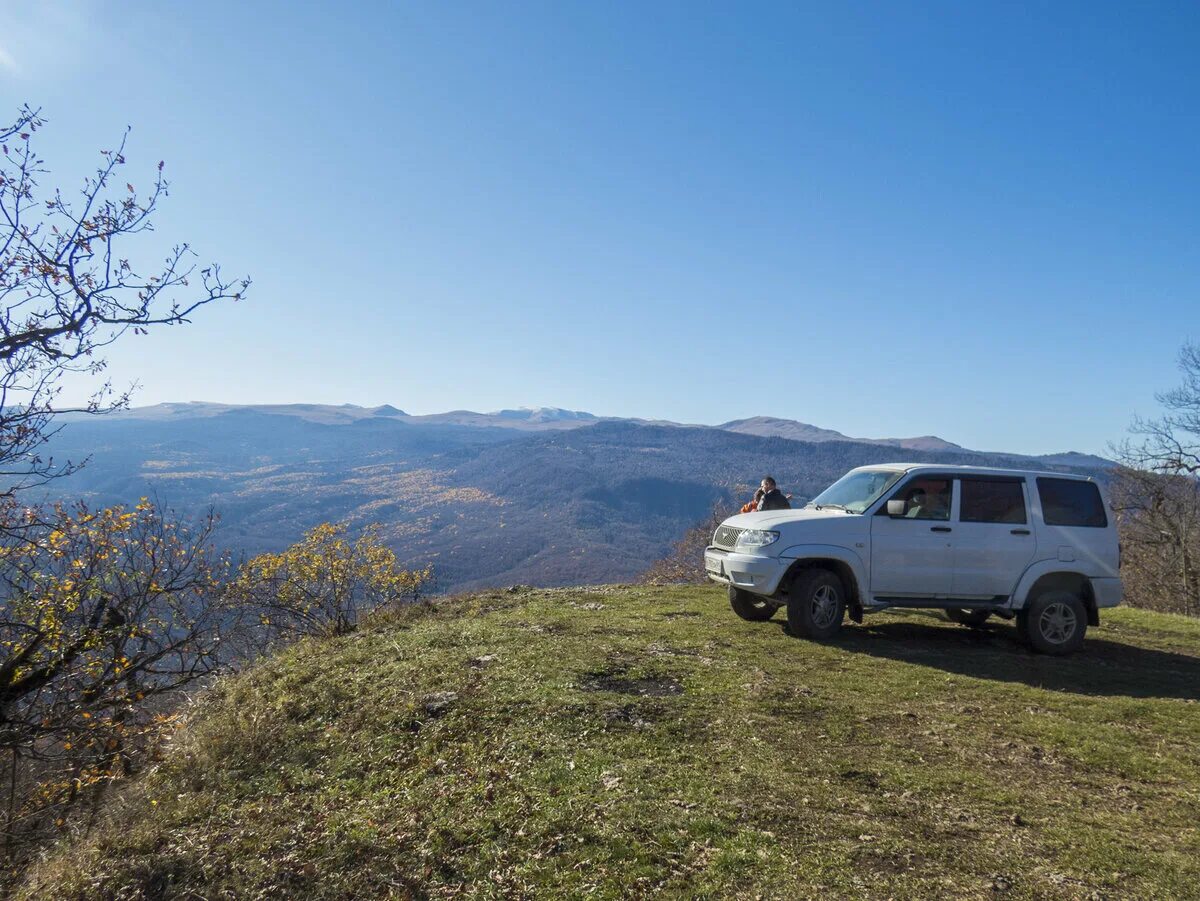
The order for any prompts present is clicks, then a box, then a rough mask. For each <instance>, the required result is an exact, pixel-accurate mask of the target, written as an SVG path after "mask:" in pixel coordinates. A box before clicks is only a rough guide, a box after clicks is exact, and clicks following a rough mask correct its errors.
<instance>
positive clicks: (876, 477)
mask: <svg viewBox="0 0 1200 901" xmlns="http://www.w3.org/2000/svg"><path fill="white" fill-rule="evenodd" d="M902 475H904V472H903V471H902V470H896V469H860V470H857V471H855V472H848V473H846V475H844V476H842V477H841V478H840V479H838V480H837V481H836V482H834V483H833V484H832V485H830V486H829V487H828V488H826V489H825V490H824V491H822V492H821V493H820V494H818V495H817V496H816V497H815V498H813V499H812V501H811V502H810V503H809V505H808V506H810V507H817V508H820V507H833V508H835V509H839V508H840V509H842V510H848V511H849V512H851V513H862V512H863V511H864V510H866V509H867V507H869V506H871V504H873V503H875V499H876V498H878V497H879V495H881V494H883V492H885V491H887V490H888V489H889V488H891V487H892V486H893V485H895V484H896V481H897V480H898V479H899V478H900V477H901V476H902Z"/></svg>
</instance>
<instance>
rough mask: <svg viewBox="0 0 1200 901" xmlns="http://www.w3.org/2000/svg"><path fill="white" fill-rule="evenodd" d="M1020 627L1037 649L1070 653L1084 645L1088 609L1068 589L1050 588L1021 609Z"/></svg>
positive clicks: (1046, 652)
mask: <svg viewBox="0 0 1200 901" xmlns="http://www.w3.org/2000/svg"><path fill="white" fill-rule="evenodd" d="M1020 627H1021V631H1023V632H1024V633H1025V637H1026V638H1027V639H1028V640H1029V644H1030V645H1031V646H1032V647H1033V649H1034V650H1035V651H1038V652H1039V653H1042V654H1070V653H1073V652H1075V651H1078V650H1079V649H1080V648H1081V647H1083V636H1084V634H1085V633H1086V632H1087V608H1086V607H1084V606H1083V601H1081V600H1080V599H1079V598H1078V597H1077V596H1076V595H1074V594H1071V592H1069V591H1047V592H1046V593H1045V594H1040V595H1038V596H1037V597H1036V598H1034V599H1033V600H1032V601H1030V603H1029V606H1028V607H1026V608H1025V609H1024V610H1023V611H1021V616H1020Z"/></svg>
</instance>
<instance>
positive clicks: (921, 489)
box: [879, 478, 954, 520]
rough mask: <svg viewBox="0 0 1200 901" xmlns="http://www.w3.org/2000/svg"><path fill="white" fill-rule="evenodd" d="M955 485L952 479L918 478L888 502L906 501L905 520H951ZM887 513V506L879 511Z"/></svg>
mask: <svg viewBox="0 0 1200 901" xmlns="http://www.w3.org/2000/svg"><path fill="white" fill-rule="evenodd" d="M953 485H954V483H953V481H951V480H950V479H943V478H936V479H928V478H916V479H913V480H912V481H911V482H906V483H904V485H903V486H901V487H900V489H899V490H898V491H897V492H896V493H895V494H893V495H892V496H891V497H890V498H888V500H892V501H904V513H903V516H904V518H905V519H937V520H946V519H949V518H950V492H951V488H952V487H953ZM879 512H880V513H881V514H886V513H887V505H886V504H885V505H884V507H883V508H882V509H881V510H880V511H879Z"/></svg>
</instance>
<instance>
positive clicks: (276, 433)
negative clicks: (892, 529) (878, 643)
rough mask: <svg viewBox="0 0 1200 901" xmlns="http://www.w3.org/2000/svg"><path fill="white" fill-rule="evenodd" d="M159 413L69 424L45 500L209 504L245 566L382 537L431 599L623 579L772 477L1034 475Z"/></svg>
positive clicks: (536, 431)
mask: <svg viewBox="0 0 1200 901" xmlns="http://www.w3.org/2000/svg"><path fill="white" fill-rule="evenodd" d="M181 406H182V407H183V412H184V413H185V414H186V413H187V408H186V406H185V405H181ZM210 406H211V405H210ZM297 409H298V410H299V411H300V415H297V414H296V410H297ZM380 409H383V408H380ZM154 412H155V415H127V416H118V417H111V418H104V419H95V418H92V419H87V420H84V421H74V422H70V423H68V424H67V425H66V426H65V428H64V429H63V431H62V432H61V433H60V434H59V435H58V436H57V437H56V438H55V440H54V442H53V443H52V445H51V449H52V452H53V454H54V455H55V457H56V458H58V459H60V460H65V459H71V460H79V459H82V458H84V457H90V459H89V460H88V464H87V466H86V467H84V468H83V469H82V470H81V471H79V472H78V473H76V474H74V475H72V476H70V477H69V478H67V479H61V480H58V481H57V482H55V483H54V485H53V487H54V489H55V490H56V491H58V492H61V494H62V495H63V496H65V497H81V498H85V499H88V500H89V501H91V502H93V503H96V504H100V503H116V502H130V501H136V500H137V499H138V498H139V497H141V496H142V495H147V494H149V495H153V496H156V497H157V499H158V501H159V503H160V505H163V506H168V507H172V508H174V509H175V510H176V511H177V512H179V513H180V514H183V515H196V514H199V513H201V512H203V511H204V510H206V509H207V508H209V507H210V506H211V507H213V508H214V509H215V510H216V512H217V513H218V514H219V515H220V517H221V520H222V524H221V529H220V532H219V534H218V538H219V540H220V541H222V542H224V543H225V544H226V545H227V546H230V547H232V548H234V549H237V550H245V551H248V552H258V551H263V550H279V549H281V548H283V547H285V546H287V545H288V544H291V543H292V542H293V541H295V540H297V539H298V538H299V536H300V535H301V534H302V533H303V531H304V530H305V529H307V528H310V527H312V526H314V525H316V524H318V523H321V522H326V521H346V522H348V523H350V525H351V526H352V527H356V526H362V525H366V524H368V523H373V522H379V523H381V524H382V526H383V531H382V536H383V538H384V540H386V541H387V542H388V543H389V544H390V545H391V546H392V547H394V548H395V549H396V551H397V553H398V554H399V556H400V558H401V560H402V561H403V562H405V563H411V564H414V565H423V564H424V563H426V562H432V563H433V564H434V566H435V569H436V571H437V574H438V586H439V587H440V588H442V589H448V588H465V587H478V586H484V585H496V584H513V583H528V584H536V585H568V584H570V585H574V584H585V583H599V582H611V581H620V580H628V579H632V578H634V577H635V576H636V575H638V574H639V573H641V572H643V571H644V570H645V569H646V568H647V567H648V566H649V565H650V564H651V563H652V562H654V561H655V560H657V559H659V558H660V557H662V556H663V554H664V553H666V552H667V551H668V549H669V548H670V546H671V544H672V542H674V541H675V540H677V539H678V538H679V536H680V535H681V534H682V533H683V532H684V531H685V530H686V529H687V528H688V527H690V526H692V525H694V524H695V523H696V522H698V521H701V520H703V519H704V518H705V517H706V516H707V515H708V514H709V512H710V511H711V509H712V507H713V505H714V504H715V503H718V502H725V503H732V502H734V501H736V502H737V503H739V504H740V503H741V501H742V499H743V496H745V495H748V494H749V492H750V491H751V486H752V485H754V484H756V483H757V481H758V479H759V478H760V477H761V476H762V475H763V474H765V473H771V474H772V475H774V476H775V477H776V478H777V479H778V480H779V481H780V484H781V485H783V486H784V488H785V490H787V491H789V492H791V493H793V494H794V495H795V497H796V499H797V501H798V502H799V501H802V500H804V499H806V498H808V497H811V496H812V495H813V494H815V493H816V492H818V491H820V490H821V489H822V488H823V487H825V486H826V485H828V484H829V483H830V482H832V481H833V480H834V479H836V478H837V477H838V476H840V475H841V474H842V473H843V472H845V471H846V470H847V469H849V468H851V467H854V466H859V465H863V464H866V463H876V462H883V461H890V460H896V459H904V460H914V461H940V462H945V463H975V464H1005V463H1008V464H1011V465H1029V462H1030V461H1029V458H1020V459H1018V458H1016V457H1007V456H1004V455H996V454H980V453H977V452H973V451H966V450H961V449H960V450H957V451H953V450H945V449H943V450H936V451H922V450H915V449H904V448H898V447H895V446H893V445H886V444H880V443H867V442H859V441H835V440H821V441H817V442H804V441H792V440H787V439H784V438H777V437H763V436H758V435H747V434H739V433H736V432H733V431H729V430H726V429H722V428H708V427H683V426H676V425H648V424H642V423H639V422H635V421H622V420H604V421H594V419H595V418H594V417H593V419H592V420H589V419H586V418H583V417H584V416H585V414H572V416H573V417H574V418H573V419H562V418H561V416H562V414H559V417H560V418H554V417H553V416H551V415H549V414H547V413H545V412H544V411H536V413H535V415H534V416H532V417H531V416H525V417H524V418H523V419H514V417H513V416H511V415H504V414H509V413H512V411H504V414H497V415H496V416H492V417H485V416H482V415H481V414H469V415H468V414H447V415H446V416H447V417H449V418H450V419H452V420H454V421H453V422H447V421H446V418H445V417H442V418H439V417H426V418H416V417H404V416H403V414H400V412H399V411H398V410H395V409H394V408H386V412H385V413H384V415H370V411H365V410H363V408H329V407H324V408H318V407H300V408H293V409H291V411H290V412H286V413H285V412H284V411H282V410H280V409H272V410H269V411H264V410H262V409H256V408H220V409H217V410H211V409H208V408H202V410H201V412H203V414H204V415H177V411H175V412H171V413H170V415H168V414H163V415H161V416H160V415H157V409H156V410H155V411H154ZM472 417H473V418H472ZM467 421H469V422H474V423H475V424H474V425H463V424H461V423H462V422H467ZM509 421H516V422H518V423H520V425H519V426H518V427H511V428H510V427H507V426H505V425H504V423H505V422H509ZM564 422H566V423H569V424H570V425H569V426H568V425H564ZM481 423H487V424H486V425H485V424H481ZM1046 465H1050V464H1046ZM1054 465H1055V466H1058V465H1060V464H1057V463H1056V464H1054Z"/></svg>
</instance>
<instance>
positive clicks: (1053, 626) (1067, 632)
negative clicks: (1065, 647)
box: [1038, 603, 1079, 644]
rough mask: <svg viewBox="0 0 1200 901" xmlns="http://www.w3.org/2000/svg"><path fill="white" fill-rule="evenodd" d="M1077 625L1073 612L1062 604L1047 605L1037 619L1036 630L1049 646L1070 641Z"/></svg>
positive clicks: (1077, 621)
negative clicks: (1038, 630)
mask: <svg viewBox="0 0 1200 901" xmlns="http://www.w3.org/2000/svg"><path fill="white" fill-rule="evenodd" d="M1078 625H1079V620H1078V618H1077V617H1076V616H1075V611H1074V610H1072V609H1071V608H1070V606H1068V605H1067V604H1063V603H1054V604H1051V605H1049V606H1048V607H1047V608H1046V609H1045V610H1043V611H1042V615H1041V616H1040V617H1039V618H1038V628H1039V629H1040V630H1041V633H1042V637H1043V638H1044V639H1046V641H1048V642H1050V643H1051V644H1065V643H1066V642H1068V641H1070V640H1071V636H1073V635H1074V634H1075V629H1076V627H1077V626H1078Z"/></svg>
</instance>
